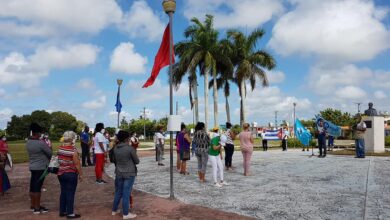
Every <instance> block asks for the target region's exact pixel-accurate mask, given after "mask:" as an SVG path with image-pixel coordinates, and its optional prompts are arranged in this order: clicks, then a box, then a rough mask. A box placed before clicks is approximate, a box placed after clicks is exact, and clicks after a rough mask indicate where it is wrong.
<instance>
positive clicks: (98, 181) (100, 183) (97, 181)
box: [96, 180, 104, 185]
mask: <svg viewBox="0 0 390 220" xmlns="http://www.w3.org/2000/svg"><path fill="white" fill-rule="evenodd" d="M96 184H98V185H102V184H104V182H103V181H101V180H96Z"/></svg>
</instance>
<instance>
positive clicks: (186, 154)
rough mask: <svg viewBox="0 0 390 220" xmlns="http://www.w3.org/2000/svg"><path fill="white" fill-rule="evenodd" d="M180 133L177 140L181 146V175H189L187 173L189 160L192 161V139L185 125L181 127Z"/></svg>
mask: <svg viewBox="0 0 390 220" xmlns="http://www.w3.org/2000/svg"><path fill="white" fill-rule="evenodd" d="M180 128H181V129H180V133H179V135H178V137H177V140H178V141H179V146H180V160H181V166H180V174H183V175H188V174H190V173H189V172H187V160H190V156H191V151H190V146H191V138H190V135H189V134H188V132H187V130H186V125H185V124H184V123H182V124H181V126H180Z"/></svg>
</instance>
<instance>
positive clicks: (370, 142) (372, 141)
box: [363, 116, 385, 153]
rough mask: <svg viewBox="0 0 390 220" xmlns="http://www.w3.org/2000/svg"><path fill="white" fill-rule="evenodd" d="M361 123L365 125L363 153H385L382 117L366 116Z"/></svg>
mask: <svg viewBox="0 0 390 220" xmlns="http://www.w3.org/2000/svg"><path fill="white" fill-rule="evenodd" d="M363 121H364V122H365V123H366V125H367V130H366V132H365V133H364V142H365V145H366V146H365V151H366V152H374V153H383V152H385V125H384V117H382V116H366V117H364V118H363Z"/></svg>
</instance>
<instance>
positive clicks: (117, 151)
mask: <svg viewBox="0 0 390 220" xmlns="http://www.w3.org/2000/svg"><path fill="white" fill-rule="evenodd" d="M117 139H118V142H119V144H118V145H116V146H115V148H114V158H115V197H114V202H113V205H112V215H116V214H119V213H120V211H119V210H118V206H119V203H120V201H121V200H122V206H123V219H131V218H135V217H136V216H137V215H136V214H133V213H130V212H129V198H130V192H131V191H132V189H133V184H134V181H135V177H136V176H137V164H139V158H138V156H137V153H136V151H135V149H134V148H133V147H132V146H130V144H129V141H130V134H129V132H127V131H122V130H121V131H119V132H118V134H117Z"/></svg>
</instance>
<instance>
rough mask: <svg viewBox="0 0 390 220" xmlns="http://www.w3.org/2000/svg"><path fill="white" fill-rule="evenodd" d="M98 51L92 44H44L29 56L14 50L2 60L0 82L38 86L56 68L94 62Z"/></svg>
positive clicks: (80, 65)
mask: <svg viewBox="0 0 390 220" xmlns="http://www.w3.org/2000/svg"><path fill="white" fill-rule="evenodd" d="M98 52H99V49H98V48H97V47H95V46H93V45H89V44H76V45H68V46H65V47H62V48H58V47H41V48H38V49H37V50H36V52H35V54H33V55H31V56H28V57H26V56H24V55H23V54H21V53H17V52H12V53H10V54H9V55H8V56H6V57H5V58H3V59H2V60H0V84H19V85H20V86H22V87H23V88H30V87H33V86H37V85H39V83H40V81H41V79H42V78H43V77H46V76H48V75H49V72H50V71H51V70H53V69H66V68H74V67H83V66H87V65H90V64H92V63H94V62H95V59H96V56H97V53H98Z"/></svg>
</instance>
